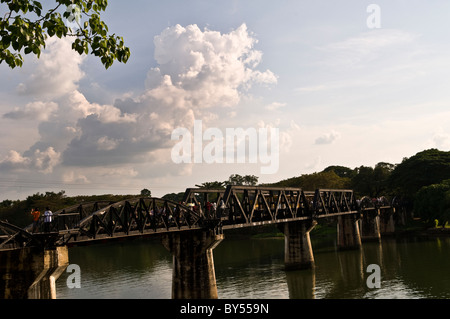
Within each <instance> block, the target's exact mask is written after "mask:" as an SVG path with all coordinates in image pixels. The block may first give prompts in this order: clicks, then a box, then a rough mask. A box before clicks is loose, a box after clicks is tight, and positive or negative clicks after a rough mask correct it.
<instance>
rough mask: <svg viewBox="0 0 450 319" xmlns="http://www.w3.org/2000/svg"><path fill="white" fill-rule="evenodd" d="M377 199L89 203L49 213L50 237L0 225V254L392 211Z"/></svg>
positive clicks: (300, 196) (333, 196) (255, 193)
mask: <svg viewBox="0 0 450 319" xmlns="http://www.w3.org/2000/svg"><path fill="white" fill-rule="evenodd" d="M391 207H392V205H391V203H390V202H389V201H388V200H387V199H386V198H385V197H381V198H379V199H377V201H373V200H372V199H370V198H367V197H364V198H362V199H361V200H356V198H355V196H354V193H353V191H352V190H340V189H318V190H316V191H304V190H302V189H301V188H276V187H259V186H258V187H256V186H255V187H253V186H231V185H230V186H228V187H227V188H226V189H220V190H211V189H199V188H189V189H186V192H185V194H184V197H183V200H182V202H180V203H176V202H173V201H171V200H167V199H161V198H135V199H130V200H124V201H120V202H117V203H111V202H92V203H83V204H80V205H75V206H72V207H68V208H65V209H62V210H59V211H57V212H55V213H54V215H53V217H54V219H53V222H52V224H51V228H50V230H49V232H44V231H43V227H42V223H40V225H39V227H38V229H37V231H35V232H32V225H30V226H28V227H26V228H24V229H21V228H19V227H16V226H14V225H11V224H9V223H7V222H4V221H0V251H1V250H10V249H21V248H23V247H30V246H43V247H55V246H64V245H67V246H72V245H79V244H91V243H96V242H105V241H109V240H114V239H124V238H131V237H146V236H153V235H158V234H165V233H173V232H186V231H191V230H199V229H213V230H214V231H215V232H216V233H222V232H223V231H225V230H228V229H233V228H241V227H253V226H260V225H268V224H278V223H286V222H291V221H301V220H308V219H310V220H315V219H320V218H330V217H335V216H340V215H349V214H360V216H361V217H363V215H364V214H366V213H370V212H372V213H373V212H377V211H380V210H383V209H386V210H387V209H391Z"/></svg>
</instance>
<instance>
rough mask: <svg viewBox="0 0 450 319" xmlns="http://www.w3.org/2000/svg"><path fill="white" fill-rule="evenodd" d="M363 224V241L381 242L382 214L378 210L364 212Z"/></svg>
mask: <svg viewBox="0 0 450 319" xmlns="http://www.w3.org/2000/svg"><path fill="white" fill-rule="evenodd" d="M360 222H361V240H363V241H381V234H380V212H379V210H378V209H374V210H367V211H365V212H363V216H362V218H361V220H360Z"/></svg>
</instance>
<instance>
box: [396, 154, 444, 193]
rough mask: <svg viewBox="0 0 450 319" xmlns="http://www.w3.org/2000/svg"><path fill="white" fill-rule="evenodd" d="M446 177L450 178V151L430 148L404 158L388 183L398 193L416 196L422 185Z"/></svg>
mask: <svg viewBox="0 0 450 319" xmlns="http://www.w3.org/2000/svg"><path fill="white" fill-rule="evenodd" d="M446 179H450V152H444V151H439V150H437V149H430V150H425V151H423V152H420V153H417V154H416V155H414V156H412V157H410V158H405V159H403V161H402V163H400V164H399V165H397V167H396V168H395V170H394V171H393V172H392V174H391V176H390V178H389V181H388V183H389V185H390V186H391V187H392V189H393V191H395V192H396V193H397V194H401V195H403V196H405V197H408V198H414V197H415V195H416V193H417V192H418V191H419V190H420V189H421V188H422V187H424V186H428V185H432V184H439V183H441V182H442V181H443V180H446Z"/></svg>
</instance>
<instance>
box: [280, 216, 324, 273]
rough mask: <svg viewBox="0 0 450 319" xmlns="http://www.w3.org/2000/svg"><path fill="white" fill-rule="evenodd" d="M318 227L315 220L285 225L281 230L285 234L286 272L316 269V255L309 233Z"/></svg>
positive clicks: (281, 226)
mask: <svg viewBox="0 0 450 319" xmlns="http://www.w3.org/2000/svg"><path fill="white" fill-rule="evenodd" d="M316 225H317V222H316V221H315V220H307V221H295V222H290V223H283V224H281V225H280V226H279V229H280V230H281V231H282V232H283V234H284V263H285V267H286V270H297V269H309V268H313V267H314V254H313V250H312V246H311V239H310V236H309V233H310V232H311V230H313V229H314V227H315V226H316Z"/></svg>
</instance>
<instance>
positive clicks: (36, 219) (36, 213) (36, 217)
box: [31, 207, 41, 233]
mask: <svg viewBox="0 0 450 319" xmlns="http://www.w3.org/2000/svg"><path fill="white" fill-rule="evenodd" d="M31 216H33V233H35V232H36V231H37V228H38V225H39V217H41V212H40V211H39V209H37V208H36V207H35V208H32V209H31Z"/></svg>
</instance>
